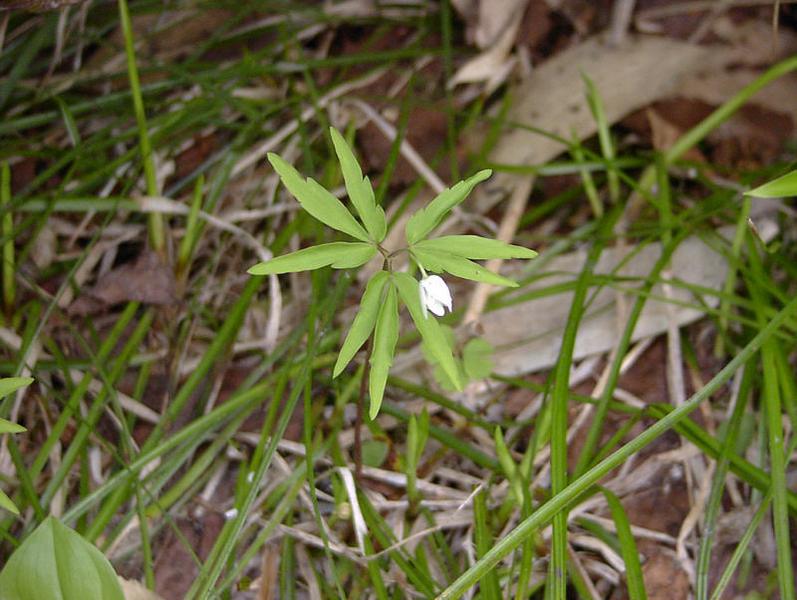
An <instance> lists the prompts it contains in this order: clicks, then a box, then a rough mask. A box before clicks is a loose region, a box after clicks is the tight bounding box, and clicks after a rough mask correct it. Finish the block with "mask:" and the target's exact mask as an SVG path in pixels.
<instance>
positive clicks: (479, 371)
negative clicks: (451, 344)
mask: <svg viewBox="0 0 797 600" xmlns="http://www.w3.org/2000/svg"><path fill="white" fill-rule="evenodd" d="M462 363H463V367H464V369H465V373H466V374H467V375H468V377H470V378H471V379H484V378H485V377H489V376H490V373H492V372H493V366H494V365H493V347H492V346H491V345H490V343H489V342H488V341H486V340H484V339H482V338H473V339H472V340H470V341H469V342H468V343H467V344H465V347H464V348H463V349H462Z"/></svg>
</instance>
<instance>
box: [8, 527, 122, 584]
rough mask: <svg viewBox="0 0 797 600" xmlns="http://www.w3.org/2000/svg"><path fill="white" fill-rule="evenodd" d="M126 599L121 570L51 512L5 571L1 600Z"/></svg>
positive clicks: (20, 548)
mask: <svg viewBox="0 0 797 600" xmlns="http://www.w3.org/2000/svg"><path fill="white" fill-rule="evenodd" d="M41 598H61V599H62V600H90V599H93V598H97V599H100V598H101V599H102V600H122V599H123V598H124V595H123V594H122V588H121V587H120V585H119V581H118V579H117V578H116V573H115V572H114V570H113V567H112V566H111V563H109V562H108V559H107V558H105V556H103V555H102V553H101V552H100V551H99V550H97V548H96V547H94V546H93V545H92V544H91V543H89V542H87V541H86V540H84V539H83V538H82V537H81V536H80V535H79V534H78V533H77V532H75V531H73V530H71V529H70V528H69V527H67V526H66V525H64V524H63V523H61V521H59V520H58V519H56V518H55V517H52V516H50V517H47V518H46V519H45V520H44V521H43V522H42V523H41V525H39V526H38V527H37V528H36V530H35V531H34V532H33V533H31V534H30V536H28V538H27V539H26V540H25V542H24V543H23V544H22V545H21V546H20V547H19V548H18V549H17V550H16V552H14V554H13V555H11V558H9V559H8V562H7V563H6V565H5V567H4V568H3V571H2V572H0V600H39V599H41Z"/></svg>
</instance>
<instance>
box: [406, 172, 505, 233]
mask: <svg viewBox="0 0 797 600" xmlns="http://www.w3.org/2000/svg"><path fill="white" fill-rule="evenodd" d="M492 173H493V172H492V171H491V170H490V169H484V170H483V171H479V172H478V173H476V174H475V175H473V176H472V177H469V178H468V179H466V180H465V181H460V182H459V183H457V184H456V185H455V186H453V187H451V188H448V189H446V190H443V191H442V192H441V193H440V194H439V195H438V196H437V197H436V198H435V199H434V200H432V201H431V202H430V203H429V206H427V207H426V208H422V209H421V210H419V211H418V212H416V213H415V214H414V215H412V217H411V218H410V220H409V221H407V229H406V233H407V242H408V243H409V244H410V245H412V244H415V243H416V242H418V241H420V240H422V239H423V238H424V237H426V235H427V234H428V233H429V232H430V231H432V230H433V229H434V228H435V227H437V226H438V225H439V224H440V221H441V220H442V219H443V217H445V216H446V214H447V213H448V211H450V210H451V209H452V208H454V207H455V206H456V205H457V204H459V203H460V202H462V201H463V200H464V199H465V198H467V196H468V194H470V193H471V191H472V190H473V188H474V187H476V184H478V183H481V182H482V181H484V180H485V179H487V178H488V177H489V176H490V175H492Z"/></svg>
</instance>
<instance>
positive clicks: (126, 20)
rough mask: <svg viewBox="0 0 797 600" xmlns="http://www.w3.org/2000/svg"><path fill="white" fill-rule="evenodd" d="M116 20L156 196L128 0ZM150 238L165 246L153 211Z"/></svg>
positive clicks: (158, 249)
mask: <svg viewBox="0 0 797 600" xmlns="http://www.w3.org/2000/svg"><path fill="white" fill-rule="evenodd" d="M119 20H120V21H121V24H122V34H123V35H124V38H125V54H126V55H127V76H128V79H129V80H130V94H131V96H132V97H133V111H134V112H135V115H136V123H138V138H139V146H140V148H141V160H142V161H143V163H144V178H145V179H146V182H147V194H148V195H150V196H158V195H160V192H159V190H158V180H157V178H156V176H155V161H154V160H153V157H152V145H151V144H150V141H149V133H148V131H147V115H146V113H145V112H144V101H143V99H142V96H141V83H140V81H139V78H138V67H137V66H136V51H135V46H134V44H133V27H132V24H131V22H130V11H129V10H128V8H127V0H119ZM147 228H148V230H149V241H150V243H151V244H152V247H153V248H154V249H155V251H156V252H158V253H162V252H163V250H164V246H165V237H164V230H163V217H162V216H161V214H160V213H156V212H152V213H150V214H149V217H148V221H147Z"/></svg>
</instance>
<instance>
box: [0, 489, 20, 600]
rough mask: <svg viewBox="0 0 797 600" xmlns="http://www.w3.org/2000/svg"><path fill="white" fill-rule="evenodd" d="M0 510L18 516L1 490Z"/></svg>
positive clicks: (15, 508)
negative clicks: (2, 509)
mask: <svg viewBox="0 0 797 600" xmlns="http://www.w3.org/2000/svg"><path fill="white" fill-rule="evenodd" d="M0 508H5V509H6V510H7V511H8V512H10V513H14V514H15V515H18V514H19V509H18V508H17V507H16V505H15V504H14V503H13V502H11V498H9V497H8V496H6V494H5V492H3V490H0ZM0 598H2V592H0Z"/></svg>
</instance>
